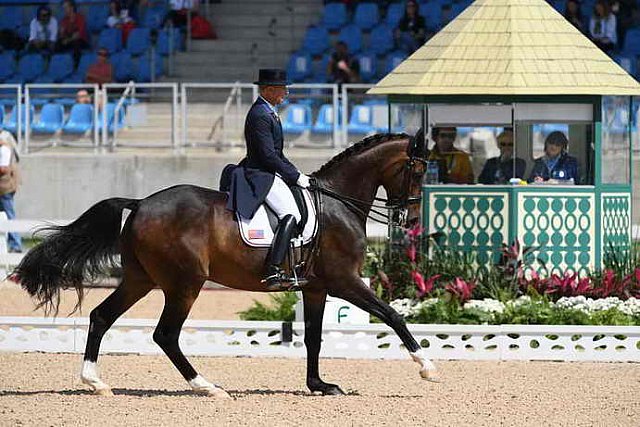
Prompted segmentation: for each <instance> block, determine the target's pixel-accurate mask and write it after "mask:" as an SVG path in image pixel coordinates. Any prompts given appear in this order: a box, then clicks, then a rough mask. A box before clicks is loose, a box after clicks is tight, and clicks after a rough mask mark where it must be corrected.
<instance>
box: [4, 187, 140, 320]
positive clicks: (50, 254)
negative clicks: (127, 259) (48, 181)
mask: <svg viewBox="0 0 640 427" xmlns="http://www.w3.org/2000/svg"><path fill="white" fill-rule="evenodd" d="M139 203H140V201H139V200H134V199H123V198H112V199H106V200H103V201H101V202H98V203H96V204H95V205H93V206H92V207H91V208H89V210H87V211H86V212H85V213H83V214H82V215H81V216H80V217H79V218H78V219H76V220H75V221H74V222H72V223H71V224H69V225H65V226H51V227H44V228H42V229H40V230H38V232H39V233H40V232H43V231H44V232H46V233H47V234H46V237H44V240H43V241H42V242H41V243H40V244H38V245H37V246H35V247H34V248H33V249H31V250H30V251H29V252H28V253H27V254H26V255H25V256H24V258H23V259H22V261H20V264H18V266H17V267H16V268H15V269H14V271H13V273H12V279H13V280H15V281H16V282H19V283H20V284H21V285H22V287H23V288H24V289H25V290H26V291H27V292H29V294H30V295H31V296H32V297H35V299H36V300H37V303H38V305H37V307H38V308H40V307H44V309H45V313H47V314H49V313H51V312H53V313H54V315H57V314H58V308H59V306H60V289H67V288H75V290H76V292H77V294H78V303H77V304H76V306H75V308H74V309H73V311H74V312H75V311H76V310H77V309H79V308H80V307H81V305H82V298H83V296H84V292H83V286H84V283H85V282H87V281H89V282H91V281H93V280H95V279H96V277H97V276H98V275H100V274H102V273H104V272H105V270H106V269H107V268H108V267H110V266H112V265H114V261H115V260H114V258H115V255H116V254H118V253H119V251H120V249H119V244H118V242H119V236H120V226H121V219H122V210H123V209H131V211H132V212H131V214H133V213H134V212H135V211H136V210H137V208H138V205H139Z"/></svg>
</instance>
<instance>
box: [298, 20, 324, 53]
mask: <svg viewBox="0 0 640 427" xmlns="http://www.w3.org/2000/svg"><path fill="white" fill-rule="evenodd" d="M328 48H329V33H328V32H327V29H326V28H324V27H315V26H312V27H309V28H308V29H307V33H306V34H305V36H304V40H303V42H302V50H304V51H307V52H309V53H310V54H311V55H314V56H316V55H322V54H323V53H324V52H325V51H326V50H327V49H328Z"/></svg>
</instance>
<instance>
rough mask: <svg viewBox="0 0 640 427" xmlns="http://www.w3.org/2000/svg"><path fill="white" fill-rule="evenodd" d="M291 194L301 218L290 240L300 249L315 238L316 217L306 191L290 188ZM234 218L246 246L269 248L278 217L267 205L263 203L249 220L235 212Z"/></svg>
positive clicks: (316, 229)
mask: <svg viewBox="0 0 640 427" xmlns="http://www.w3.org/2000/svg"><path fill="white" fill-rule="evenodd" d="M291 193H292V194H293V197H294V199H295V201H296V204H297V205H298V210H299V211H300V214H301V216H302V218H301V220H300V223H299V224H298V229H297V232H296V237H295V238H293V239H292V242H293V244H294V246H295V247H300V246H304V245H307V244H309V243H311V242H312V241H313V239H314V238H315V236H316V233H317V232H318V217H317V214H316V207H315V205H314V203H313V198H312V197H311V194H310V193H309V191H308V190H306V189H302V188H300V187H291ZM236 218H237V220H238V227H239V231H240V236H241V237H242V240H243V241H244V242H245V243H246V244H247V245H249V246H251V247H254V248H268V247H270V246H271V242H272V240H273V236H274V233H275V230H276V227H277V226H278V217H277V216H276V214H275V212H273V210H272V209H271V208H270V207H269V206H267V204H265V203H263V204H262V205H261V206H260V207H259V208H258V210H257V211H256V213H255V215H254V216H253V218H251V219H248V218H244V217H242V216H241V215H240V214H239V213H237V212H236Z"/></svg>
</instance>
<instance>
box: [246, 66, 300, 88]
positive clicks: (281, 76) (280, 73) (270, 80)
mask: <svg viewBox="0 0 640 427" xmlns="http://www.w3.org/2000/svg"><path fill="white" fill-rule="evenodd" d="M253 84H256V85H258V86H288V85H290V84H291V82H289V79H287V72H286V71H285V70H280V69H277V68H262V69H261V70H260V71H259V72H258V81H257V82H253Z"/></svg>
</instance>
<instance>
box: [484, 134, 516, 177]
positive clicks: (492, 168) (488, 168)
mask: <svg viewBox="0 0 640 427" xmlns="http://www.w3.org/2000/svg"><path fill="white" fill-rule="evenodd" d="M497 141H498V148H499V149H500V156H498V157H493V158H491V159H488V160H487V162H486V163H485V164H484V167H483V168H482V172H481V173H480V176H479V177H478V182H479V183H481V184H506V183H508V182H509V180H510V179H511V178H520V179H523V178H524V172H525V169H526V168H527V163H526V162H525V161H524V159H520V158H518V157H516V158H515V160H514V158H513V131H512V130H511V129H505V130H504V131H503V132H502V133H500V135H498V138H497Z"/></svg>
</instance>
